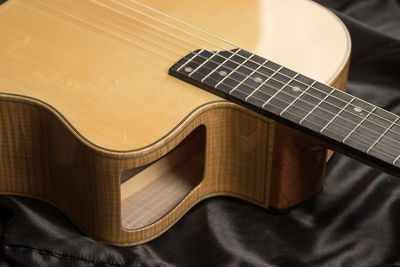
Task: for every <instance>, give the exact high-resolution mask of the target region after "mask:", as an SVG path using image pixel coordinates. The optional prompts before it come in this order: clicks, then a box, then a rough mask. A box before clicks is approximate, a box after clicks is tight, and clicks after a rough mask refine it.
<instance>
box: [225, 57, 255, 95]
mask: <svg viewBox="0 0 400 267" xmlns="http://www.w3.org/2000/svg"><path fill="white" fill-rule="evenodd" d="M251 58H252V56H250V57H249V58H248V59H247V60H246V61H245V62H247V61H248V60H250V59H251ZM245 62H243V64H244V63H245ZM243 64H242V66H243ZM239 68H240V67H239ZM259 68H261V65H260V66H258V67H257V68H256V69H255V70H253V71H252V72H251V73H250V75H252V74H253V73H255V72H256V70H258V69H259ZM250 75H249V76H250ZM247 78H248V76H245V78H244V79H242V80H241V81H240V82H239V83H238V84H237V85H236V86H235V87H233V88H232V90H231V91H230V92H229V94H232V92H233V91H234V90H235V89H237V88H238V87H239V86H240V85H242V83H244V81H245V80H246V79H247Z"/></svg>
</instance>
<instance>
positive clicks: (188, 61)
mask: <svg viewBox="0 0 400 267" xmlns="http://www.w3.org/2000/svg"><path fill="white" fill-rule="evenodd" d="M202 51H204V49H201V50H200V51H199V52H200V53H201V52H202ZM196 56H197V52H196V51H195V52H193V53H192V54H191V56H190V57H189V58H188V59H186V57H184V58H183V59H186V62H185V63H184V64H182V65H181V66H180V67H179V68H178V69H177V70H176V71H178V72H179V71H180V70H181V69H182V68H184V67H186V65H187V64H188V63H190V62H191V60H192V59H193V58H195V57H196ZM178 63H180V62H178Z"/></svg>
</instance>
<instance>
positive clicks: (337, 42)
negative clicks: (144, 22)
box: [0, 0, 350, 246]
mask: <svg viewBox="0 0 400 267" xmlns="http://www.w3.org/2000/svg"><path fill="white" fill-rule="evenodd" d="M82 2H85V3H88V1H84V0H82ZM103 2H107V1H103ZM123 2H124V3H125V4H128V1H123ZM73 3H74V2H73V1H59V0H51V1H50V0H32V1H28V0H10V1H8V2H7V3H6V4H4V5H2V6H1V7H0V29H1V30H0V46H1V47H2V49H1V50H0V62H1V64H0V84H1V92H2V93H1V94H0V100H1V101H0V114H1V116H0V126H1V127H0V143H1V149H0V159H1V161H0V177H1V179H0V188H1V193H2V194H14V195H23V196H29V197H36V198H39V199H43V200H45V201H48V202H50V203H53V204H54V205H56V206H57V207H59V208H60V209H61V210H62V211H63V212H65V214H66V215H67V216H69V217H70V218H71V220H72V221H73V222H74V223H75V224H76V225H77V226H78V227H79V228H80V229H81V230H82V231H84V232H85V233H87V234H88V235H90V236H92V237H93V238H95V239H97V240H101V241H105V242H109V243H113V244H116V245H121V246H123V245H132V244H138V243H143V242H145V241H148V240H151V239H153V238H155V237H156V236H158V235H160V234H161V233H163V232H164V231H166V230H167V229H168V228H169V227H171V226H172V225H173V224H174V223H175V222H176V221H177V220H178V219H179V218H180V217H182V216H183V215H184V214H185V212H187V210H188V209H190V208H191V207H192V206H193V205H195V204H196V203H197V202H199V201H201V200H202V199H204V198H208V197H212V196H217V195H227V196H234V197H237V198H241V199H244V200H247V201H249V202H251V203H254V204H256V205H259V206H262V207H265V208H268V207H270V206H272V207H276V208H285V207H287V206H290V205H292V204H297V203H298V202H300V201H302V200H304V199H306V198H308V197H309V196H310V195H312V194H313V193H314V192H315V191H316V188H319V187H320V185H321V181H322V173H323V168H324V167H323V166H324V162H323V160H322V157H323V152H321V151H320V150H318V151H315V153H314V152H313V150H312V149H311V150H310V149H309V148H304V145H305V146H307V147H308V146H313V143H312V140H309V139H302V136H301V135H298V134H294V133H293V134H290V135H286V134H287V132H286V130H282V129H283V128H282V126H281V125H277V124H276V123H275V122H273V121H271V120H269V119H266V118H263V117H261V116H258V115H256V114H254V113H252V112H250V111H248V110H245V109H243V108H240V107H238V106H236V105H234V104H231V103H228V102H226V101H224V100H222V99H220V98H218V97H216V96H213V95H211V94H209V93H207V92H204V91H202V90H200V89H198V88H195V87H193V86H190V85H188V84H186V83H183V82H182V81H179V80H177V79H175V78H173V77H170V76H168V74H167V71H168V68H169V67H170V66H171V65H172V64H173V63H174V60H175V59H176V60H178V59H179V58H180V57H181V56H183V55H185V54H186V53H187V51H181V50H179V51H178V49H177V47H173V46H171V45H168V43H160V41H158V42H157V43H155V42H154V39H152V37H149V36H148V35H146V37H145V38H147V40H149V41H150V42H148V41H143V40H142V39H138V38H137V35H138V34H139V31H135V30H133V28H131V27H128V26H127V25H126V24H123V23H116V21H115V20H113V19H110V18H108V17H106V18H105V17H103V16H100V15H99V13H95V12H93V11H88V10H87V9H84V8H82V6H79V5H76V4H73ZM149 4H150V5H151V6H154V7H157V8H159V9H161V10H163V11H166V12H168V13H169V14H171V15H174V16H176V17H178V18H181V19H184V20H185V21H187V22H189V23H192V24H195V25H197V26H200V27H202V28H205V29H207V30H208V31H210V32H213V33H214V34H217V35H220V36H223V37H224V38H226V39H229V40H232V41H235V42H236V43H238V44H239V45H241V46H243V47H245V48H246V49H248V50H250V51H253V52H255V53H259V54H260V55H262V56H264V57H266V58H270V59H272V60H275V61H277V62H280V63H281V64H283V65H286V66H288V67H290V68H292V69H295V70H297V71H299V72H303V73H304V74H306V75H308V76H310V77H312V78H315V79H318V80H320V81H323V82H327V83H332V84H334V85H336V86H337V87H340V88H343V87H344V85H345V81H346V77H347V68H345V64H346V62H347V60H348V57H349V53H350V47H349V39H348V38H349V37H348V34H347V31H346V30H345V28H344V27H343V25H342V23H341V22H340V21H339V20H338V19H337V18H336V17H335V16H333V15H332V14H331V13H330V12H329V11H327V10H325V9H322V8H320V7H319V6H318V5H316V4H314V3H312V2H308V1H297V0H296V1H294V0H291V1H233V0H232V2H231V3H227V2H226V1H224V2H219V1H211V0H210V1H197V0H196V1H191V2H187V1H186V2H184V1H182V2H179V1H174V4H171V3H170V2H168V3H167V2H165V1H161V0H160V1H158V0H157V1H156V0H153V1H149ZM227 6H229V7H230V8H226V7H227ZM114 7H116V6H114ZM178 7H185V8H178ZM104 11H105V10H104ZM105 12H106V13H107V12H109V11H105ZM304 12H307V14H310V16H307V17H304V16H303V15H301V16H300V15H299V14H304ZM204 14H207V17H208V18H210V19H207V20H204V19H203V18H204ZM282 14H284V16H282ZM114 15H115V16H117V17H118V19H120V20H122V21H124V22H128V21H129V23H133V22H132V20H129V19H127V18H125V17H123V16H120V15H119V16H118V15H116V14H114ZM305 18H310V20H307V19H305ZM100 19H101V21H99V20H100ZM314 19H317V20H318V23H315V21H313V20H314ZM103 21H105V23H103ZM283 21H284V22H285V23H284V24H282V25H281V24H280V23H282V22H283ZM169 22H170V23H172V22H171V21H169ZM289 22H290V23H289ZM278 28H279V29H278ZM299 28H301V29H302V31H299ZM327 29H329V34H326V35H324V38H321V37H320V34H321V31H324V32H325V31H326V30H327ZM132 32H133V33H134V34H132ZM238 33H240V34H238ZM200 35H201V36H202V38H208V39H209V40H212V41H215V40H214V39H213V38H211V37H209V36H205V35H204V34H200ZM164 37H165V36H164ZM293 43H296V46H293V45H292V44H293ZM158 44H161V47H160V46H158ZM165 48H168V49H170V50H172V51H173V52H168V51H167V52H166V51H165V50H164V49H165ZM189 49H190V48H189ZM299 51H301V52H299ZM99 55H100V56H99ZM303 55H307V60H305V59H304V58H303V57H302V56H303ZM309 55H313V56H309ZM299 57H300V58H299ZM166 58H168V59H166ZM201 125H204V127H205V129H206V135H205V139H206V140H205V157H204V175H203V177H202V179H201V182H200V183H199V184H198V185H197V186H196V183H194V186H195V187H194V188H192V190H190V192H189V193H188V194H187V195H186V196H185V197H184V199H183V200H182V201H178V204H177V205H176V206H174V205H172V207H170V208H172V210H169V211H168V213H167V214H166V215H165V216H162V217H160V218H159V220H156V221H155V222H154V223H151V224H149V225H147V226H144V227H141V228H138V229H127V228H126V227H124V226H123V223H122V221H123V214H122V210H123V204H124V201H125V200H127V199H129V198H130V196H129V193H128V195H122V198H121V183H120V177H121V174H122V173H124V172H125V171H126V170H129V169H133V168H136V167H141V166H145V165H147V164H150V163H152V162H155V161H156V160H158V159H160V158H162V157H163V156H165V155H167V153H168V152H170V151H172V150H173V149H174V148H175V147H176V146H177V145H178V144H179V143H181V142H182V140H184V139H185V137H187V136H189V135H190V133H192V132H193V131H194V130H195V129H196V128H197V127H199V126H201ZM274 136H278V138H274ZM285 136H286V140H285ZM281 139H282V140H281ZM278 140H281V141H278ZM293 140H304V141H299V142H292V141H293ZM292 146H294V147H292ZM304 149H305V150H306V151H309V152H307V153H309V154H308V155H309V156H308V157H309V159H310V160H311V159H315V160H316V161H317V162H316V163H315V165H316V166H315V168H308V166H309V165H301V163H302V162H303V159H301V158H299V157H297V156H298V154H299V151H303V150H304ZM310 162H311V161H310ZM287 166H297V167H296V168H295V169H294V170H292V171H290V170H289V169H288V168H287ZM294 172H298V173H296V174H293V173H294ZM156 173H157V171H156ZM160 173H161V172H160ZM186 173H187V172H186ZM139 174H140V173H139ZM142 174H143V173H142ZM185 175H186V174H185ZM299 176H301V177H300V178H302V179H303V178H304V177H307V179H308V182H307V183H306V184H303V183H298V181H302V180H298V178H299ZM137 177H138V176H136V178H137ZM162 177H163V175H161V174H160V175H159V177H156V178H154V177H153V178H154V179H153V180H154V183H156V182H158V181H161V180H160V179H162ZM132 179H135V177H133V178H132ZM132 181H133V180H132ZM127 182H129V180H128V181H127ZM154 183H153V182H151V183H147V184H146V183H145V184H144V185H143V188H148V187H149V186H152V185H153V184H154ZM288 185H290V186H288ZM293 185H294V186H293ZM305 185H307V186H305ZM122 187H124V185H122ZM305 187H307V188H305ZM122 191H123V192H126V191H124V190H122ZM139 191H141V190H139ZM137 192H138V191H137ZM272 192H274V193H272ZM293 192H295V193H293ZM124 194H125V193H124ZM130 194H133V195H135V190H133V191H131V193H130ZM270 203H271V205H270ZM128 206H129V205H128ZM170 208H169V209H170ZM144 209H145V208H144V207H143V209H142V210H136V209H135V211H132V212H138V213H141V212H144ZM129 210H130V209H129V207H128V211H129ZM164 212H165V211H164ZM160 216H161V215H160ZM147 223H148V222H147ZM142 224H143V222H142ZM145 224H146V223H144V225H145ZM127 225H129V223H127ZM134 225H135V224H134ZM136 225H141V224H136ZM128 227H129V226H128ZM133 228H135V227H134V226H133Z"/></svg>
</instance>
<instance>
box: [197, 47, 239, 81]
mask: <svg viewBox="0 0 400 267" xmlns="http://www.w3.org/2000/svg"><path fill="white" fill-rule="evenodd" d="M240 50H241V49H240V48H239V49H237V50H236V51H235V52H234V53H231V55H230V56H229V57H226V59H225V60H224V61H223V62H222V63H221V64H220V66H223V65H224V64H225V63H226V62H228V61H229V60H231V58H232V57H234V56H235V55H236V54H237V53H238V52H239V51H240ZM217 69H219V68H215V69H214V70H213V71H211V72H210V73H208V74H207V75H206V76H204V78H203V79H201V81H202V82H204V80H205V79H207V78H208V77H209V76H210V75H212V74H213V73H214V72H215V71H216V70H217ZM219 71H225V72H227V71H226V70H219ZM227 73H228V72H227ZM220 76H221V75H220Z"/></svg>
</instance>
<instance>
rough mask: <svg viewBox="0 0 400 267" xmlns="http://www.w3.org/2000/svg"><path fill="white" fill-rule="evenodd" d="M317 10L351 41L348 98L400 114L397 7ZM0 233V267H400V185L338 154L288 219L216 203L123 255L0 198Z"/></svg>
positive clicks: (342, 0) (342, 3)
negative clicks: (314, 191)
mask: <svg viewBox="0 0 400 267" xmlns="http://www.w3.org/2000/svg"><path fill="white" fill-rule="evenodd" d="M0 1H1V0H0ZM318 2H319V3H321V4H323V5H325V6H327V7H329V8H331V9H332V10H334V11H335V12H336V14H338V15H339V17H340V18H341V19H342V20H343V21H344V23H345V24H346V25H347V27H348V29H349V31H350V33H351V36H352V41H353V52H352V58H351V71H350V77H349V83H348V91H349V92H351V93H352V94H354V95H356V96H358V97H361V98H363V99H365V100H368V101H370V102H372V103H374V104H376V105H378V106H381V107H384V108H386V109H389V110H391V111H393V112H395V113H397V114H400V1H396V0H363V1H349V0H319V1H318ZM304 15H305V16H306V15H307V14H304ZM299 30H300V31H301V29H299ZM0 233H1V253H0V260H1V261H2V264H0V266H383V265H385V266H386V265H400V180H399V179H397V178H394V177H392V176H390V175H387V174H384V173H382V172H380V171H378V170H375V169H373V168H370V167H368V166H366V165H364V164H361V163H359V162H357V161H355V160H353V159H350V158H348V157H346V156H343V155H340V154H338V153H336V154H335V155H334V156H333V158H332V160H331V161H330V162H329V164H328V168H327V173H326V182H325V186H324V190H323V191H322V192H321V193H319V194H318V195H317V196H315V197H314V198H312V199H310V200H309V201H307V202H306V203H304V204H303V205H302V206H300V207H298V208H297V209H295V210H293V211H292V212H290V213H287V214H282V215H274V214H270V213H268V212H266V211H265V210H263V209H261V208H258V207H255V206H253V205H250V204H248V203H245V202H243V201H239V200H235V199H231V198H222V197H220V198H214V199H210V200H206V201H204V202H202V203H201V204H199V205H197V206H196V207H195V208H193V209H192V210H191V211H190V212H189V213H188V214H187V215H185V216H184V217H183V218H182V219H181V220H180V221H179V222H178V223H177V224H176V225H175V226H173V227H172V229H170V230H169V231H167V232H166V233H165V234H163V235H162V236H160V237H159V238H157V239H155V240H153V241H151V242H148V243H146V244H143V245H139V246H132V247H126V248H119V247H114V246H111V245H106V244H103V243H99V242H96V241H93V240H92V239H90V238H88V237H86V236H85V235H83V234H82V233H81V232H80V231H79V229H77V228H76V227H75V226H74V225H73V224H72V222H71V221H69V220H68V219H67V218H66V217H65V216H64V215H63V214H62V212H61V211H59V210H57V209H56V208H54V207H52V206H51V205H49V204H46V203H44V202H41V201H38V200H32V199H27V198H22V197H10V196H1V197H0Z"/></svg>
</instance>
